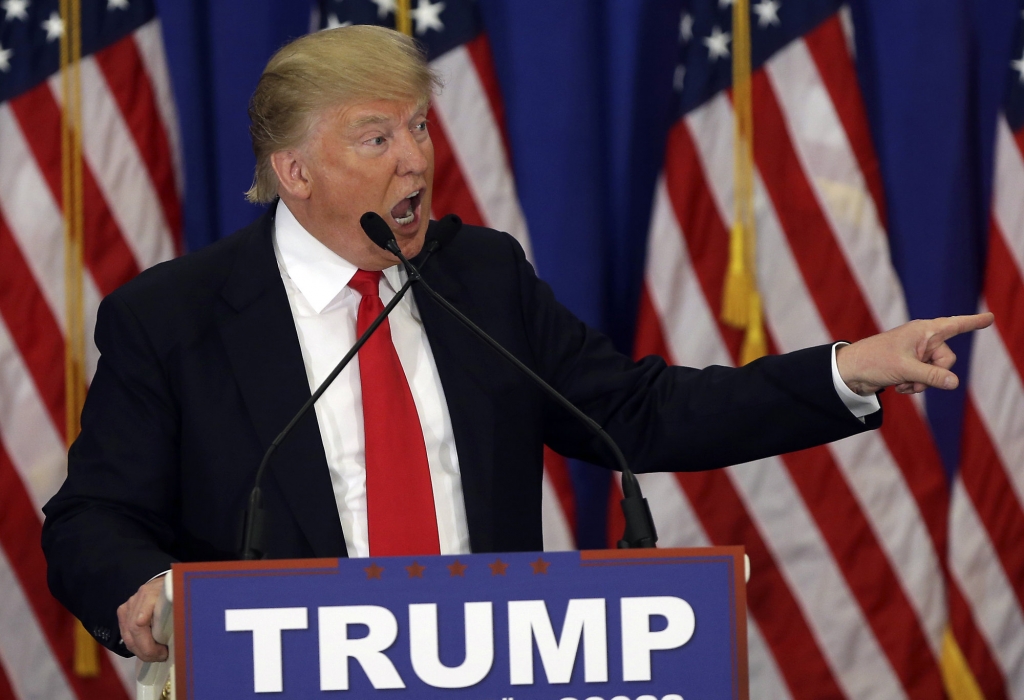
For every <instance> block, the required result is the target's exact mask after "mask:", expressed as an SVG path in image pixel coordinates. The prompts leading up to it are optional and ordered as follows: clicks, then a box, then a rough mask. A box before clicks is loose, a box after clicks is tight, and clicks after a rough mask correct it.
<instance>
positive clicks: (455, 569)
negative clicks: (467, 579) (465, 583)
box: [448, 559, 466, 576]
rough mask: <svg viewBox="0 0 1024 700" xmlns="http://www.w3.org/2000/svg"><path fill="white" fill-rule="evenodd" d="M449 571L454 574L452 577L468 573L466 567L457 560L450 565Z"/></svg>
mask: <svg viewBox="0 0 1024 700" xmlns="http://www.w3.org/2000/svg"><path fill="white" fill-rule="evenodd" d="M448 571H450V572H452V574H451V575H452V576H462V575H463V574H464V573H465V572H466V565H465V564H461V563H459V560H458V559H456V560H455V561H453V562H452V563H451V564H449V565H448Z"/></svg>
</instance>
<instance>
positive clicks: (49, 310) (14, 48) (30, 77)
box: [0, 0, 182, 699]
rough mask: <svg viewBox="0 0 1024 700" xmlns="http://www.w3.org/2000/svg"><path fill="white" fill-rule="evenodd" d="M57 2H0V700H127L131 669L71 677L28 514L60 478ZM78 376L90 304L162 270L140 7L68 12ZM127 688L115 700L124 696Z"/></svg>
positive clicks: (108, 666) (170, 119) (165, 87)
mask: <svg viewBox="0 0 1024 700" xmlns="http://www.w3.org/2000/svg"><path fill="white" fill-rule="evenodd" d="M58 5H59V3H58V0H3V1H2V2H0V13H2V14H0V698H25V699H27V698H47V699H50V698H69V699H70V698H83V699H84V698H101V697H102V698H124V697H128V696H134V687H135V686H134V681H133V679H132V668H133V667H132V665H131V662H125V660H123V659H120V658H119V657H115V656H113V655H112V654H107V653H105V652H104V653H102V654H101V655H100V672H99V676H98V677H93V678H82V677H79V676H78V675H76V673H75V672H74V670H73V655H74V653H73V648H74V631H73V630H74V625H75V624H76V623H75V622H74V620H73V619H72V617H71V615H70V614H69V613H68V612H67V611H65V610H64V609H63V608H62V607H61V606H60V605H59V604H58V603H57V602H56V601H55V600H54V599H53V598H51V597H50V594H49V592H48V589H47V585H46V565H45V562H44V561H43V555H42V552H41V550H40V547H39V537H40V529H41V517H42V514H41V512H40V508H41V507H42V505H43V504H44V503H45V502H46V501H47V500H48V499H49V497H50V496H51V495H52V494H53V493H54V492H55V491H56V490H57V488H58V487H59V486H60V484H61V482H62V481H63V480H64V475H65V473H66V468H67V462H66V449H65V444H66V438H67V435H66V433H67V427H66V417H65V370H64V352H65V344H66V341H67V337H66V331H65V329H66V327H67V316H68V315H67V311H66V305H65V291H66V290H65V286H66V285H65V267H64V249H65V243H64V225H63V217H64V202H65V201H68V200H70V199H71V197H70V196H66V195H65V194H64V192H63V188H64V185H63V179H62V157H61V143H62V140H61V114H62V110H63V102H62V100H63V97H62V95H63V93H62V88H61V77H60V74H59V70H60V44H61V38H62V36H63V35H64V33H65V31H67V30H68V26H67V22H66V18H62V17H61V15H60V12H59V7H58ZM80 5H81V25H80V26H81V53H82V56H83V60H82V62H81V64H80V74H81V95H82V98H81V118H82V130H81V135H82V153H83V178H82V200H81V201H82V205H83V218H84V274H83V289H82V297H83V298H84V304H83V307H84V332H85V338H86V353H85V355H86V356H85V374H86V378H91V377H92V373H93V371H94V370H95V368H96V360H97V352H96V349H95V347H93V345H92V341H91V338H92V330H93V324H94V322H95V314H96V307H97V305H98V304H99V300H100V298H101V297H102V296H103V295H105V294H107V293H109V292H111V291H112V290H113V289H115V288H116V287H118V286H119V285H121V284H123V283H124V282H126V281H127V280H129V279H130V278H131V277H133V276H134V275H135V274H137V273H138V272H139V271H140V270H142V269H144V268H146V267H149V266H150V265H153V264H155V263H157V262H160V261H161V260H165V259H167V258H170V257H172V256H173V255H175V254H176V252H178V250H179V249H180V241H181V204H180V193H181V191H182V189H181V185H182V182H181V167H180V162H179V160H178V153H179V152H180V151H179V148H178V132H177V126H176V117H175V111H174V104H173V98H172V96H171V86H170V82H169V79H168V75H167V69H166V65H165V57H164V49H163V42H162V38H161V30H160V24H159V22H158V20H157V19H156V15H155V10H154V7H153V3H152V2H151V1H149V0H82V2H81V3H80ZM129 689H130V692H129Z"/></svg>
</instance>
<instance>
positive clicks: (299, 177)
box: [270, 149, 313, 199]
mask: <svg viewBox="0 0 1024 700" xmlns="http://www.w3.org/2000/svg"><path fill="white" fill-rule="evenodd" d="M270 167H272V168H273V169H274V174H275V175H277V186H278V189H279V190H281V191H282V192H279V194H281V193H287V194H288V195H291V197H293V198H295V199H309V197H310V195H311V194H312V193H313V187H312V185H313V183H312V180H311V179H310V177H309V170H308V169H307V168H306V164H305V161H304V158H303V154H302V153H301V152H299V151H298V150H295V149H291V150H287V151H275V152H274V153H271V154H270Z"/></svg>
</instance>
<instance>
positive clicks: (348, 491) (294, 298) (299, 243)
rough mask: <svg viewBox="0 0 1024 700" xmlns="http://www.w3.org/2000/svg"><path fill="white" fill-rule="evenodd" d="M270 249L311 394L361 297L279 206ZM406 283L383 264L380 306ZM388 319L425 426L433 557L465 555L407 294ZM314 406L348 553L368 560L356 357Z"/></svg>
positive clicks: (453, 481)
mask: <svg viewBox="0 0 1024 700" xmlns="http://www.w3.org/2000/svg"><path fill="white" fill-rule="evenodd" d="M274 251H275V253H276V254H277V263H278V267H279V268H280V270H281V278H282V279H283V280H284V287H285V291H286V292H287V293H288V304H289V306H290V307H291V310H292V317H293V318H294V319H295V329H296V331H298V335H299V346H300V347H301V348H302V360H303V363H304V364H305V365H306V377H307V379H308V380H309V388H310V391H314V390H315V389H316V388H317V387H318V386H320V384H321V382H323V381H324V379H326V378H327V375H328V374H330V373H331V370H333V369H334V367H335V365H337V364H338V361H339V360H341V358H342V357H343V356H344V355H345V353H346V352H348V349H349V348H351V347H352V345H354V344H355V342H356V338H357V336H356V315H357V313H358V309H359V300H360V298H361V297H360V296H359V293H358V292H356V291H354V290H352V289H350V288H349V287H348V283H349V280H351V279H352V276H353V275H354V274H355V273H356V270H357V268H356V267H355V265H353V264H352V263H350V262H348V261H347V260H345V259H343V258H341V257H340V256H338V255H337V254H335V253H334V252H333V251H331V250H330V249H329V248H327V246H325V245H324V244H322V243H321V242H320V241H318V240H317V239H316V238H314V237H313V236H312V235H311V234H309V233H308V232H307V231H306V230H305V229H304V228H303V227H302V225H301V224H300V223H299V222H298V221H297V220H296V219H295V216H294V215H293V214H292V213H291V212H290V211H289V210H288V207H287V206H285V204H284V202H279V203H278V205H277V217H276V226H275V231H274ZM405 279H406V277H405V271H404V270H400V269H399V266H397V265H396V266H395V267H391V268H388V269H387V270H384V274H383V275H381V279H380V298H381V301H382V302H383V303H384V304H385V305H386V304H387V303H388V302H389V301H391V299H392V298H393V297H394V296H395V293H396V292H397V291H398V290H399V289H400V288H401V286H402V284H403V283H404V282H405ZM388 324H389V325H390V327H391V338H392V341H393V342H394V344H395V350H396V351H397V353H398V359H399V361H401V363H402V368H403V369H404V370H405V376H406V378H407V379H408V381H409V389H410V390H411V391H412V398H413V401H414V403H415V404H416V412H417V413H418V414H419V418H420V424H421V426H422V428H423V442H424V443H425V445H426V448H427V464H428V465H429V467H430V483H431V486H432V487H433V492H434V511H435V513H436V516H437V534H438V540H439V542H440V545H441V554H467V553H469V527H468V525H467V523H466V506H465V503H464V501H463V498H462V477H461V475H460V472H459V455H458V452H457V450H456V448H455V435H454V433H453V431H452V422H451V417H450V416H449V414H448V402H447V401H446V400H445V395H444V388H443V387H442V386H441V379H440V377H439V376H438V374H437V366H436V365H435V364H434V355H433V353H432V352H431V351H430V342H429V340H428V339H427V334H426V332H425V331H424V330H423V322H422V321H421V320H420V316H419V310H418V309H417V308H416V301H415V299H414V298H413V295H412V294H407V295H406V296H405V297H403V299H402V301H401V302H399V304H398V306H396V307H395V309H394V311H392V312H391V315H390V316H389V317H388ZM378 332H379V331H378ZM314 409H315V410H316V419H317V423H318V424H319V425H320V438H321V439H322V440H323V443H324V452H325V453H326V454H327V465H328V467H329V468H330V471H331V483H332V484H333V485H334V498H335V500H336V502H337V504H338V515H339V516H340V517H341V527H342V530H343V531H344V532H345V545H346V547H347V548H348V553H349V556H353V557H366V556H369V554H370V548H369V542H368V537H367V526H366V452H365V441H364V436H363V399H362V387H361V386H360V382H359V358H358V356H357V357H355V358H354V359H353V360H352V362H351V364H349V366H348V367H346V368H345V369H344V371H342V373H341V374H340V375H339V376H338V378H337V379H336V380H335V381H334V383H333V384H332V385H331V386H330V388H329V389H328V390H327V391H326V392H324V395H323V396H322V397H321V398H320V400H319V401H317V403H316V405H315V407H314Z"/></svg>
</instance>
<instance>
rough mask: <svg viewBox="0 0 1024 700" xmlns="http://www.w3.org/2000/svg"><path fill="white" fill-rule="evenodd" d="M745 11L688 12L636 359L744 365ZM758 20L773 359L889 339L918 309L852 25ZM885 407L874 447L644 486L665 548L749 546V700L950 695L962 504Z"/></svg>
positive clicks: (925, 431) (790, 10)
mask: <svg viewBox="0 0 1024 700" xmlns="http://www.w3.org/2000/svg"><path fill="white" fill-rule="evenodd" d="M732 4H733V2H732V0H690V1H689V2H685V3H684V9H683V12H682V15H681V17H680V22H679V62H678V67H677V69H676V72H675V88H676V90H677V92H678V105H679V111H678V121H676V122H675V124H674V125H673V127H672V129H671V132H670V134H669V138H668V144H667V147H666V155H665V163H664V166H663V170H662V173H661V175H660V178H659V181H658V184H657V189H656V194H655V203H654V211H653V215H652V221H651V227H650V236H649V240H648V255H647V264H646V271H645V281H644V290H643V295H642V304H641V310H640V318H639V321H638V329H637V341H636V354H637V355H638V356H639V355H645V354H650V353H658V354H660V355H663V356H664V357H665V358H666V359H668V360H669V361H670V362H674V363H678V364H686V365H693V366H705V365H710V364H722V365H730V364H736V363H737V361H738V358H739V356H740V348H741V343H742V340H743V338H742V333H741V332H740V331H737V330H735V329H733V328H731V327H729V326H727V325H725V324H724V323H723V322H722V321H721V317H720V312H721V309H722V297H723V283H724V280H725V277H726V271H727V267H728V263H729V230H730V226H731V225H732V223H733V212H734V201H733V192H734V171H733V163H734V159H733V144H734V122H735V116H736V114H735V111H734V105H733V100H732V97H733V95H732V85H731V83H732V55H733V39H734V37H733V34H732V32H733V29H732V12H733V8H732ZM750 12H751V15H750V36H751V56H752V70H753V77H752V103H753V107H752V109H753V125H754V134H753V158H754V167H755V174H754V177H755V180H754V214H755V219H756V231H757V279H758V286H759V289H760V293H761V297H762V301H763V305H764V328H765V332H766V335H767V340H768V350H769V352H787V351H790V350H796V349H798V348H802V347H806V346H811V345H819V344H822V343H828V342H832V341H834V340H839V339H844V340H849V341H854V340H857V339H859V338H862V337H865V336H868V335H871V334H874V333H877V332H879V331H882V330H885V329H888V328H892V327H894V326H897V325H899V324H901V323H903V322H905V321H906V320H907V315H908V314H907V307H906V303H905V300H904V294H903V289H902V287H901V284H900V280H899V278H898V277H897V275H896V272H895V271H894V268H893V266H892V264H891V262H890V255H889V244H888V238H887V233H886V218H885V208H884V202H883V196H882V192H883V190H882V184H881V180H880V175H879V166H878V161H877V158H876V154H875V152H874V149H873V146H872V142H871V138H870V133H869V129H868V122H867V118H866V113H865V109H864V106H863V103H862V99H861V93H860V90H859V87H858V83H857V75H856V70H855V64H854V42H853V35H852V22H851V20H850V16H849V13H848V8H846V7H845V6H843V5H842V3H841V2H839V1H837V0H756V1H755V0H751V2H750ZM1018 200H1020V198H1019V197H1018ZM1018 260H1019V259H1018ZM882 404H883V406H884V410H885V421H884V425H883V427H882V428H881V429H880V430H878V431H875V432H871V433H868V434H864V435H861V436H857V437H854V438H850V439H847V440H843V441H840V442H838V443H834V444H831V445H828V446H825V447H820V448H815V449H811V450H806V451H803V452H798V453H793V454H787V455H783V456H781V457H777V458H771V459H765V460H761V461H760V462H757V463H753V464H747V465H740V466H736V467H732V468H729V469H727V470H723V471H717V472H707V473H697V474H681V475H670V474H665V475H651V476H646V477H644V478H643V480H642V481H643V486H644V491H645V493H646V494H647V497H648V499H649V500H650V501H651V502H652V506H653V508H654V509H655V519H656V521H657V525H658V530H659V533H660V535H661V540H660V542H659V544H660V545H662V546H694V545H710V544H714V545H725V544H743V545H744V546H745V547H746V551H747V553H748V554H749V556H750V560H751V577H750V583H749V585H748V589H747V600H748V601H749V610H750V617H749V620H750V629H749V639H750V684H751V697H758V698H823V697H829V698H833V697H849V698H901V697H918V698H941V697H943V696H944V692H945V691H944V686H943V672H942V668H943V663H944V662H943V650H944V647H943V643H944V641H946V642H947V644H948V642H949V638H948V635H947V629H948V628H947V623H948V605H947V594H948V592H949V591H954V593H953V594H954V595H955V591H956V587H955V585H954V586H953V587H949V586H947V577H946V569H945V566H946V551H947V532H948V530H947V522H948V507H949V488H948V487H947V481H946V477H945V475H944V472H943V466H942V463H941V462H940V458H939V455H938V453H937V450H936V447H935V444H934V441H933V439H932V436H931V433H930V431H929V428H928V426H927V423H926V420H925V416H924V414H923V407H922V404H921V403H920V402H917V401H915V400H914V399H912V398H910V397H907V396H904V395H899V394H896V393H895V392H892V391H890V392H886V393H885V395H884V396H883V397H882ZM769 419H770V418H769ZM1017 463H1018V464H1019V461H1018V462H1017ZM1019 580H1020V578H1019V576H1018V579H1017V581H1018V585H1019ZM1016 629H1017V633H1018V634H1017V636H1018V642H1019V641H1020V634H1019V631H1020V629H1022V627H1020V626H1018V627H1017V628H1016ZM947 651H948V650H947ZM1018 668H1019V667H1018ZM1018 672H1019V671H1018Z"/></svg>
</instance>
